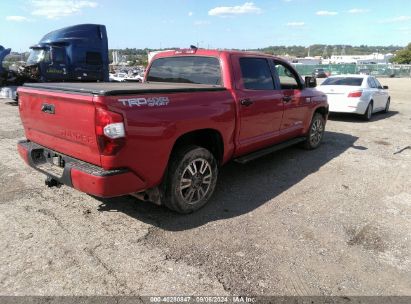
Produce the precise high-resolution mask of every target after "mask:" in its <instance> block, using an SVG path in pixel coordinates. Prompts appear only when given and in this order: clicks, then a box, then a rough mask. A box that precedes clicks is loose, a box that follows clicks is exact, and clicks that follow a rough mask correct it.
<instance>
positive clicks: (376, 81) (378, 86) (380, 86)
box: [374, 78, 382, 89]
mask: <svg viewBox="0 0 411 304" xmlns="http://www.w3.org/2000/svg"><path fill="white" fill-rule="evenodd" d="M374 81H375V84H376V85H377V88H379V89H382V85H381V83H380V82H379V81H378V79H377V78H374Z"/></svg>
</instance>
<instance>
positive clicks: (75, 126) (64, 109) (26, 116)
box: [19, 87, 101, 166]
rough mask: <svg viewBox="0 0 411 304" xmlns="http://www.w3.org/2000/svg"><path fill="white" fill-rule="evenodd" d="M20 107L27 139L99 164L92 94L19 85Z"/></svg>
mask: <svg viewBox="0 0 411 304" xmlns="http://www.w3.org/2000/svg"><path fill="white" fill-rule="evenodd" d="M19 110H20V116H21V120H22V122H23V126H24V129H25V133H26V137H27V139H28V140H31V141H34V142H36V143H38V144H40V145H43V146H45V147H47V148H50V149H52V150H55V151H58V152H61V153H62V154H66V155H69V156H71V157H74V158H78V159H81V160H83V161H85V162H89V163H92V164H95V165H98V166H99V165H100V164H101V162H100V152H99V148H98V144H97V140H96V130H95V106H94V103H93V95H91V94H80V93H79V94H65V93H62V92H58V93H56V92H52V91H44V90H36V89H33V88H31V89H27V88H24V87H23V88H20V89H19Z"/></svg>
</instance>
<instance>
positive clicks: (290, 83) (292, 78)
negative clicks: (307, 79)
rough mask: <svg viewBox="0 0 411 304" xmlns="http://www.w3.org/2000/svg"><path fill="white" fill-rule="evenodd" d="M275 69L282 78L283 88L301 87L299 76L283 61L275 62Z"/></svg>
mask: <svg viewBox="0 0 411 304" xmlns="http://www.w3.org/2000/svg"><path fill="white" fill-rule="evenodd" d="M274 66H275V70H276V72H277V75H278V78H279V79H280V85H281V89H283V90H287V89H299V88H300V85H299V82H298V80H297V79H298V78H297V77H298V76H297V75H295V73H293V71H292V70H291V69H290V68H289V67H287V66H285V65H283V64H282V63H281V62H274Z"/></svg>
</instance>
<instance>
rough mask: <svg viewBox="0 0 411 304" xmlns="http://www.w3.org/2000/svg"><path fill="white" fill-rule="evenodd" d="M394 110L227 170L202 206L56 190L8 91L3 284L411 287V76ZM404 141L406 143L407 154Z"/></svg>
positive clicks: (6, 288) (47, 290)
mask: <svg viewBox="0 0 411 304" xmlns="http://www.w3.org/2000/svg"><path fill="white" fill-rule="evenodd" d="M380 81H381V83H382V84H383V85H388V86H389V87H390V94H391V112H390V113H388V114H376V115H375V116H374V117H373V119H372V121H371V122H365V121H363V120H361V119H360V118H357V117H356V116H352V115H332V116H331V117H330V119H329V121H328V124H327V128H326V129H327V132H326V134H325V138H324V142H323V145H322V146H321V147H320V148H319V149H317V150H314V151H305V150H302V149H300V148H298V147H292V148H288V149H286V150H283V151H280V152H277V153H275V154H272V155H269V156H266V157H263V158H261V159H258V160H256V161H254V162H251V163H248V164H247V165H240V164H237V163H230V164H228V165H227V166H225V167H224V168H223V169H222V170H221V173H220V178H219V182H218V186H217V190H216V193H215V195H214V196H213V198H212V200H211V202H210V203H209V204H208V205H206V206H205V207H204V208H203V209H201V210H200V211H198V212H196V213H194V214H191V215H185V216H184V215H179V214H176V213H173V212H171V211H169V210H167V209H165V208H162V207H158V206H155V205H151V204H149V203H145V202H140V201H137V200H136V199H134V198H131V197H122V198H116V199H105V200H103V199H97V198H94V197H91V196H88V195H86V194H83V193H80V192H77V191H76V190H74V189H71V188H69V187H65V186H63V187H60V188H51V189H50V188H47V187H46V186H45V185H44V177H43V175H41V174H40V173H38V172H36V171H34V170H33V169H30V168H29V167H27V166H26V165H25V164H24V163H23V161H22V160H21V159H20V158H19V156H18V153H17V150H16V142H17V140H19V139H22V138H23V137H24V132H23V130H22V127H21V123H20V119H19V116H18V107H17V106H15V105H13V104H12V103H8V102H7V100H6V101H4V100H0V185H1V192H0V248H1V250H0V294H1V295H134V294H138V295H229V294H236V295H238V294H249V295H410V294H411V284H410V282H411V256H410V252H411V149H403V148H406V147H407V146H410V145H411V79H409V78H407V79H392V78H383V79H380ZM396 152H398V153H396Z"/></svg>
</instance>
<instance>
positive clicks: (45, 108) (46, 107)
mask: <svg viewBox="0 0 411 304" xmlns="http://www.w3.org/2000/svg"><path fill="white" fill-rule="evenodd" d="M41 111H42V112H44V113H47V114H54V113H55V109H54V105H52V104H47V103H43V104H42V105H41Z"/></svg>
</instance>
